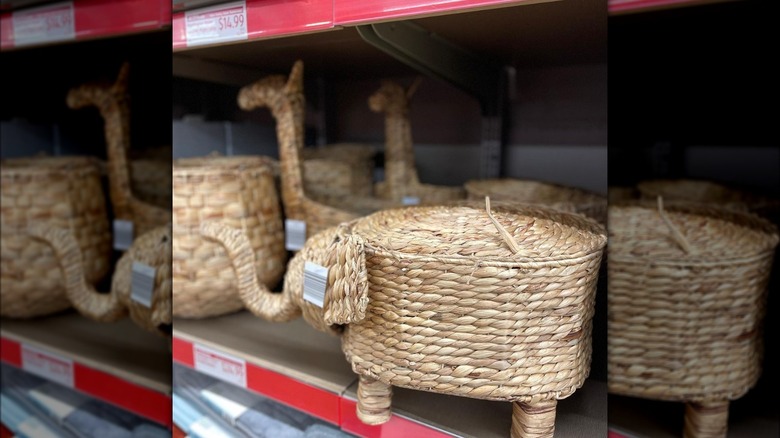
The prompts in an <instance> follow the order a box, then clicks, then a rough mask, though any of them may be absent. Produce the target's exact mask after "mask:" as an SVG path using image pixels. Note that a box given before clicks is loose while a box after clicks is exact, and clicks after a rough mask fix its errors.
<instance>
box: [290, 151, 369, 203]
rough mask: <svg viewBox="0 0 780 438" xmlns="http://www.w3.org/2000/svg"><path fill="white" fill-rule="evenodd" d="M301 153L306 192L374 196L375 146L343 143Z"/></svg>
mask: <svg viewBox="0 0 780 438" xmlns="http://www.w3.org/2000/svg"><path fill="white" fill-rule="evenodd" d="M301 152H302V153H301V157H302V158H303V184H304V191H305V192H306V193H312V194H314V195H330V194H335V195H343V196H350V195H358V196H371V193H372V192H373V189H372V187H373V184H374V154H375V152H374V150H373V149H372V148H371V147H369V146H366V145H360V144H351V143H340V144H331V145H327V146H322V147H316V148H303V149H302V150H301Z"/></svg>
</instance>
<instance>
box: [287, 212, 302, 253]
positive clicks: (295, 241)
mask: <svg viewBox="0 0 780 438" xmlns="http://www.w3.org/2000/svg"><path fill="white" fill-rule="evenodd" d="M305 243H306V222H304V221H299V220H296V219H285V220H284V247H285V249H287V250H289V251H298V250H299V249H301V248H303V245H304V244H305Z"/></svg>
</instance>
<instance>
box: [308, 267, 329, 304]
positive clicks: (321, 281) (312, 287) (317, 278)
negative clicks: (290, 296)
mask: <svg viewBox="0 0 780 438" xmlns="http://www.w3.org/2000/svg"><path fill="white" fill-rule="evenodd" d="M327 285H328V268H326V267H324V266H320V265H318V264H316V263H312V262H306V263H305V264H304V265H303V299H304V300H306V301H308V302H310V303H312V304H314V305H315V306H317V307H319V308H322V306H324V305H325V288H326V287H327Z"/></svg>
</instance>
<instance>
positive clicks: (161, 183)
mask: <svg viewBox="0 0 780 438" xmlns="http://www.w3.org/2000/svg"><path fill="white" fill-rule="evenodd" d="M128 152H129V162H130V188H131V191H132V193H133V194H135V195H136V196H137V197H138V199H140V200H141V201H143V202H146V203H148V204H152V205H155V206H157V207H160V208H163V209H170V208H171V201H172V196H171V194H172V193H171V186H172V184H173V180H172V179H171V167H172V166H173V159H172V157H173V150H172V148H171V147H170V146H167V147H161V148H158V149H156V150H154V151H144V152H143V153H142V152H139V151H135V150H133V149H131V150H130V151H128Z"/></svg>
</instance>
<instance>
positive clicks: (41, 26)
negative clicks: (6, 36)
mask: <svg viewBox="0 0 780 438" xmlns="http://www.w3.org/2000/svg"><path fill="white" fill-rule="evenodd" d="M11 20H12V23H13V24H12V25H13V31H14V45H16V46H26V45H30V44H40V43H48V42H54V41H66V40H72V39H75V38H76V25H75V20H74V19H73V2H72V1H70V2H61V3H54V4H51V5H46V6H41V7H38V8H31V9H22V10H19V11H14V13H13V16H12V18H11Z"/></svg>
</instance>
